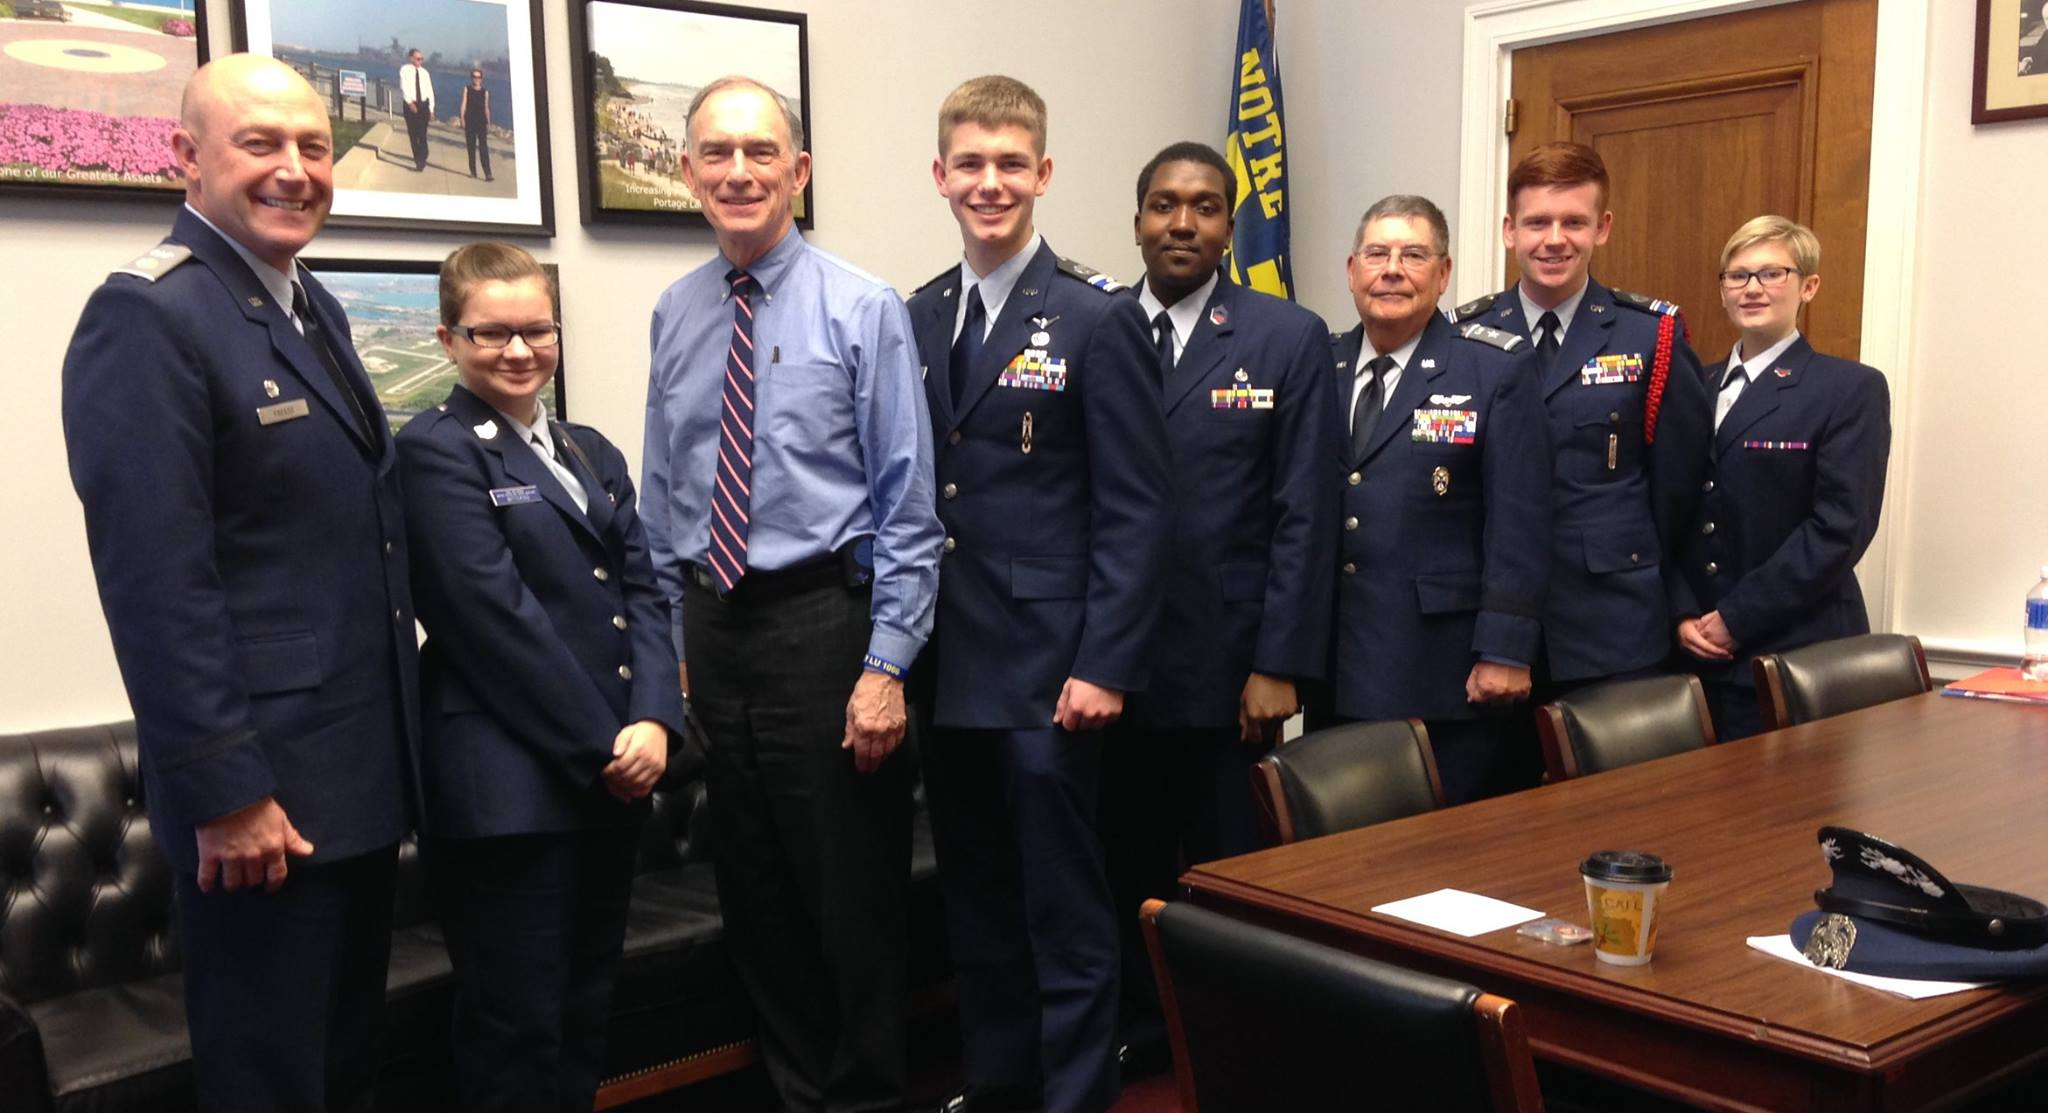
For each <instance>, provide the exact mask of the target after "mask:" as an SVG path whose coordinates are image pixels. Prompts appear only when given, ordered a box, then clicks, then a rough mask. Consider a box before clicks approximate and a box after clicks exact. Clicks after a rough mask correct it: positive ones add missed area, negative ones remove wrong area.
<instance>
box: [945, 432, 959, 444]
mask: <svg viewBox="0 0 2048 1113" xmlns="http://www.w3.org/2000/svg"><path fill="white" fill-rule="evenodd" d="M946 443H947V444H959V443H960V430H958V429H955V430H953V431H952V432H950V433H948V434H946Z"/></svg>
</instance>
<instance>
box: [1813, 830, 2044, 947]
mask: <svg viewBox="0 0 2048 1113" xmlns="http://www.w3.org/2000/svg"><path fill="white" fill-rule="evenodd" d="M1819 837H1820V847H1821V855H1822V857H1824V858H1825V859H1826V860H1827V863H1828V866H1829V868H1830V869H1831V870H1832V871H1833V873H1834V884H1833V885H1832V886H1831V887H1829V888H1826V889H1822V890H1820V891H1819V892H1817V893H1815V894H1814V903H1816V904H1818V905H1819V906H1820V908H1819V910H1818V911H1814V912H1807V913H1803V914H1802V915H1800V916H1799V917H1798V918H1797V919H1795V920H1793V922H1792V932H1791V934H1792V942H1793V944H1794V945H1795V946H1798V947H1799V948H1800V950H1801V952H1802V953H1804V954H1805V955H1806V957H1807V959H1808V960H1809V961H1812V962H1814V963H1816V964H1818V965H1821V966H1829V967H1833V968H1835V969H1837V970H1852V971H1855V972H1857V973H1861V974H1877V975H1882V976H1886V977H1897V978H1934V979H1943V980H1957V981H1992V980H1998V979H2005V978H2022V977H2030V976H2034V975H2040V974H2048V905H2043V904H2042V903H2041V902H2040V901H2037V900H2034V899H2032V898H2030V897H2024V896H2021V895H2019V894H2017V893H2009V892H2005V891H2004V890H2001V889H1987V888H1983V887H1981V886H1976V885H1961V884H1957V883H1955V882H1952V881H1950V880H1949V879H1948V878H1947V877H1944V876H1943V875H1942V873H1941V871H1940V870H1937V869H1935V868H1934V867H1933V866H1932V865H1930V864H1929V863H1928V862H1926V861H1925V860H1923V859H1921V858H1920V857H1919V856H1917V855H1915V854H1913V853H1912V852H1911V851H1908V850H1906V849H1904V848H1903V847H1899V846H1895V845H1893V844H1892V843H1889V842H1886V841H1885V840H1883V839H1880V838H1877V837H1875V836H1872V835H1867V834H1864V833H1863V832H1861V831H1854V830H1851V829H1849V828H1846V827H1823V828H1821V829H1820V836H1819Z"/></svg>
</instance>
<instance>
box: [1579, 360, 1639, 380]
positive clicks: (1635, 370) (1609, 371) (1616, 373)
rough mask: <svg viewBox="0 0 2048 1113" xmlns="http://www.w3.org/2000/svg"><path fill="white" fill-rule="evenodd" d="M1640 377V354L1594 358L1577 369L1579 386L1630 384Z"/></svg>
mask: <svg viewBox="0 0 2048 1113" xmlns="http://www.w3.org/2000/svg"><path fill="white" fill-rule="evenodd" d="M1642 377H1643V357H1642V356H1641V355H1640V354H1631V355H1611V356H1594V357H1593V358H1592V359H1589V360H1587V361H1586V365H1585V366H1584V367H1581V368H1579V384H1580V385H1581V386H1604V385H1606V384H1608V383H1632V382H1635V381H1637V380H1638V379H1641V378H1642Z"/></svg>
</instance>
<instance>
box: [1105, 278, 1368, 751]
mask: <svg viewBox="0 0 2048 1113" xmlns="http://www.w3.org/2000/svg"><path fill="white" fill-rule="evenodd" d="M1334 374H1335V372H1334V371H1333V369H1332V367H1331V363H1330V348H1329V334H1328V332H1327V331H1325V329H1324V326H1323V322H1322V320H1321V318H1319V317H1317V316H1316V315H1315V314H1314V313H1311V312H1309V311H1308V310H1306V309H1303V308H1301V307H1300V306H1298V305H1295V304H1294V303H1292V302H1289V301H1285V300H1283V299H1281V298H1276V297H1272V296H1271V295H1268V294H1262V293H1259V292H1258V291H1256V290H1249V289H1246V288H1244V287H1242V286H1239V285H1237V284H1236V283H1233V282H1231V281H1230V279H1229V278H1228V277H1224V278H1221V279H1219V280H1218V281H1217V283H1216V286H1215V289H1214V291H1213V292H1212V293H1211V294H1210V295H1209V301H1208V304H1206V305H1204V306H1203V307H1202V313H1201V316H1200V318H1199V319H1198V322H1197V324H1196V325H1195V329H1194V334H1193V335H1192V336H1190V337H1189V338H1188V342H1187V345H1186V347H1185V348H1184V350H1183V351H1182V352H1181V357H1180V361H1179V362H1178V363H1177V364H1176V365H1175V367H1174V368H1173V370H1172V371H1170V372H1168V373H1167V374H1166V379H1165V383H1164V387H1163V395H1162V401H1163V403H1164V408H1165V411H1166V433H1167V440H1168V442H1169V446H1170V449H1171V451H1172V454H1173V490H1174V526H1173V547H1172V552H1171V555H1170V557H1169V559H1168V560H1167V562H1166V568H1165V577H1164V583H1165V604H1164V610H1163V612H1162V614H1161V618H1160V623H1159V633H1158V635H1157V636H1156V637H1155V638H1154V639H1153V643H1152V644H1153V654H1152V660H1153V669H1152V681H1151V685H1150V687H1149V688H1147V689H1146V691H1145V692H1144V694H1143V695H1142V696H1141V697H1140V698H1138V699H1137V700H1134V701H1133V702H1132V703H1131V705H1130V706H1129V707H1128V708H1127V716H1126V718H1127V721H1130V722H1132V723H1135V724H1136V725H1139V726H1146V727H1230V726H1235V725H1236V723H1237V711H1238V699H1239V696H1240V694H1241V693H1242V692H1243V691H1244V685H1245V680H1246V679H1247V678H1248V677H1249V676H1250V675H1251V673H1252V672H1254V671H1257V672H1261V673H1265V674H1268V675H1271V676H1280V677H1286V678H1288V679H1292V680H1314V679H1320V678H1321V677H1322V675H1323V672H1324V670H1325V668H1326V667H1327V664H1328V654H1327V652H1326V648H1325V647H1327V646H1328V645H1329V637H1330V609H1331V596H1332V590H1333V588H1334V586H1335V583H1334V578H1333V576H1334V572H1335V569H1336V551H1337V530H1336V522H1337V517H1338V515H1337V479H1338V474H1337V472H1336V471H1334V470H1333V469H1332V468H1331V467H1330V458H1331V456H1333V455H1335V453H1336V451H1337V416H1336V413H1335V411H1334V409H1333V406H1334V404H1335V400H1336V397H1337V395H1336V390H1335V387H1334V386H1333V385H1332V376H1333V375H1334Z"/></svg>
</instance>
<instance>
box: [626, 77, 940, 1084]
mask: <svg viewBox="0 0 2048 1113" xmlns="http://www.w3.org/2000/svg"><path fill="white" fill-rule="evenodd" d="M687 128H688V130H687V149H686V151H685V155H684V158H685V161H684V165H683V173H684V180H685V181H686V182H687V183H688V185H689V186H690V189H691V192H692V193H694V194H695V195H696V197H697V199H698V200H699V202H700V203H701V204H702V205H703V206H704V214H705V216H706V217H707V218H709V220H710V222H711V227H712V230H713V231H714V232H715V233H716V234H717V237H718V256H717V257H716V258H714V259H712V260H710V261H709V262H707V263H705V264H704V265H703V266H701V267H698V268H697V269H696V270H694V271H692V272H690V273H689V274H687V275H685V276H683V278H682V279H681V281H678V282H677V283H676V284H675V285H673V286H671V287H669V289H668V290H667V291H666V292H664V293H663V294H662V296H661V299H660V301H658V302H657V303H656V304H655V307H654V327H653V338H652V340H653V363H652V370H651V380H650V382H649V384H648V393H647V436H646V459H645V461H644V466H643V468H642V474H643V476H644V483H643V485H642V489H641V500H640V503H641V518H642V520H643V521H644V522H645V524H646V528H647V536H648V544H649V546H650V547H651V548H652V549H653V551H654V563H655V572H656V576H657V578H658V579H659V580H660V581H661V583H662V585H663V589H664V591H665V592H666V593H667V595H668V597H669V600H670V602H671V604H672V606H673V607H674V610H675V614H676V631H675V637H676V650H677V652H678V654H679V656H680V657H681V659H682V662H683V665H682V670H681V674H682V675H681V681H682V685H683V689H684V691H685V693H687V694H688V695H689V696H691V697H692V707H693V708H694V709H695V710H696V712H697V713H698V714H699V715H700V716H701V717H702V720H703V723H704V727H705V729H706V732H707V733H708V734H709V736H710V754H709V758H710V760H709V767H708V769H707V771H706V784H707V788H708V792H709V807H710V819H711V824H712V833H713V836H714V838H715V840H716V843H715V844H716V846H717V869H718V892H719V900H720V903H721V904H722V906H723V909H724V914H725V924H726V935H725V937H726V942H727V945H728V946H729V947H730V948H731V949H732V954H733V960H734V964H735V966H736V967H737V968H738V970H739V974H740V977H741V979H742V981H743V982H744V983H745V984H746V986H747V990H748V992H749V993H750V994H751V995H752V997H753V1001H754V1005H755V1008H756V1010H757V1011H758V1013H759V1014H760V1022H761V1030H760V1036H761V1047H762V1054H763V1057H764V1059H765V1060H766V1061H767V1065H768V1071H769V1076H770V1078H771V1079H772V1080H773V1081H774V1084H775V1087H776V1090H777V1092H778V1094H779V1096H780V1098H781V1105H782V1107H783V1108H785V1109H793V1110H827V1109H829V1110H834V1111H838V1110H871V1109H895V1108H899V1107H900V1106H901V1104H902V1093H903V1085H904V1049H903V1031H902V1006H903V968H904V957H905V956H904V910H903V902H904V890H905V886H906V885H907V883H908V868H909V860H910V795H909V790H910V768H909V762H908V760H907V759H906V758H904V757H900V756H894V755H895V751H896V749H897V747H898V745H899V744H900V743H901V742H902V739H903V731H904V726H905V723H906V719H905V712H904V699H903V672H904V669H905V667H906V666H907V665H908V664H909V663H910V662H911V660H912V659H913V658H915V657H916V656H917V654H918V652H919V650H921V649H922V648H923V645H924V640H925V636H926V635H927V634H928V633H929V632H930V630H931V623H932V607H933V600H934V596H935V592H936V590H937V583H938V556H939V540H940V533H939V526H938V520H937V517H936V516H935V514H934V512H933V509H932V489H931V474H932V452H931V429H930V426H929V424H928V420H929V419H928V418H927V417H926V414H925V407H924V391H923V388H922V386H921V385H920V384H919V382H918V378H917V365H916V362H915V355H914V353H913V348H912V341H911V335H910V322H909V318H908V317H907V316H906V314H905V312H904V307H903V303H902V301H901V300H900V299H899V298H898V297H897V296H896V294H895V292H894V291H893V290H891V289H890V288H889V287H888V286H886V285H884V284H883V283H881V282H880V281H878V280H876V279H875V278H873V277H870V276H869V275H867V274H864V273H862V272H861V271H858V270H855V269H854V268H852V267H850V266H848V265H847V264H846V263H844V262H842V261H840V260H838V259H835V258H833V257H832V256H830V255H827V254H826V253H824V252H822V251H819V250H818V249H816V248H814V247H812V246H810V245H809V244H807V243H805V242H804V239H803V237H802V236H801V235H799V234H798V233H797V232H796V230H795V222H794V219H793V215H792V214H793V207H794V198H795V197H796V195H797V193H799V192H800V191H801V190H802V189H803V188H804V183H805V182H806V181H808V180H809V178H810V170H811V156H810V154H809V153H808V152H806V151H805V150H804V149H803V123H802V121H801V120H800V119H799V118H798V117H797V116H796V114H795V113H794V112H792V111H791V110H790V109H789V107H788V103H787V102H786V101H784V100H783V99H782V98H781V97H780V96H779V95H777V94H776V93H775V92H774V91H773V90H771V89H769V88H768V87H767V86H766V85H763V84H761V83H760V82H757V81H754V80H752V79H750V78H744V77H728V78H721V79H719V80H717V81H714V82H712V83H711V84H709V85H707V86H705V87H704V88H703V89H702V90H701V91H700V92H698V94H697V96H696V98H695V100H693V101H692V102H691V104H690V109H689V116H688V124H687ZM693 661H694V662H695V663H696V666H697V669H696V673H695V675H694V676H693V675H692V674H691V672H690V664H691V662H693Z"/></svg>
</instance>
